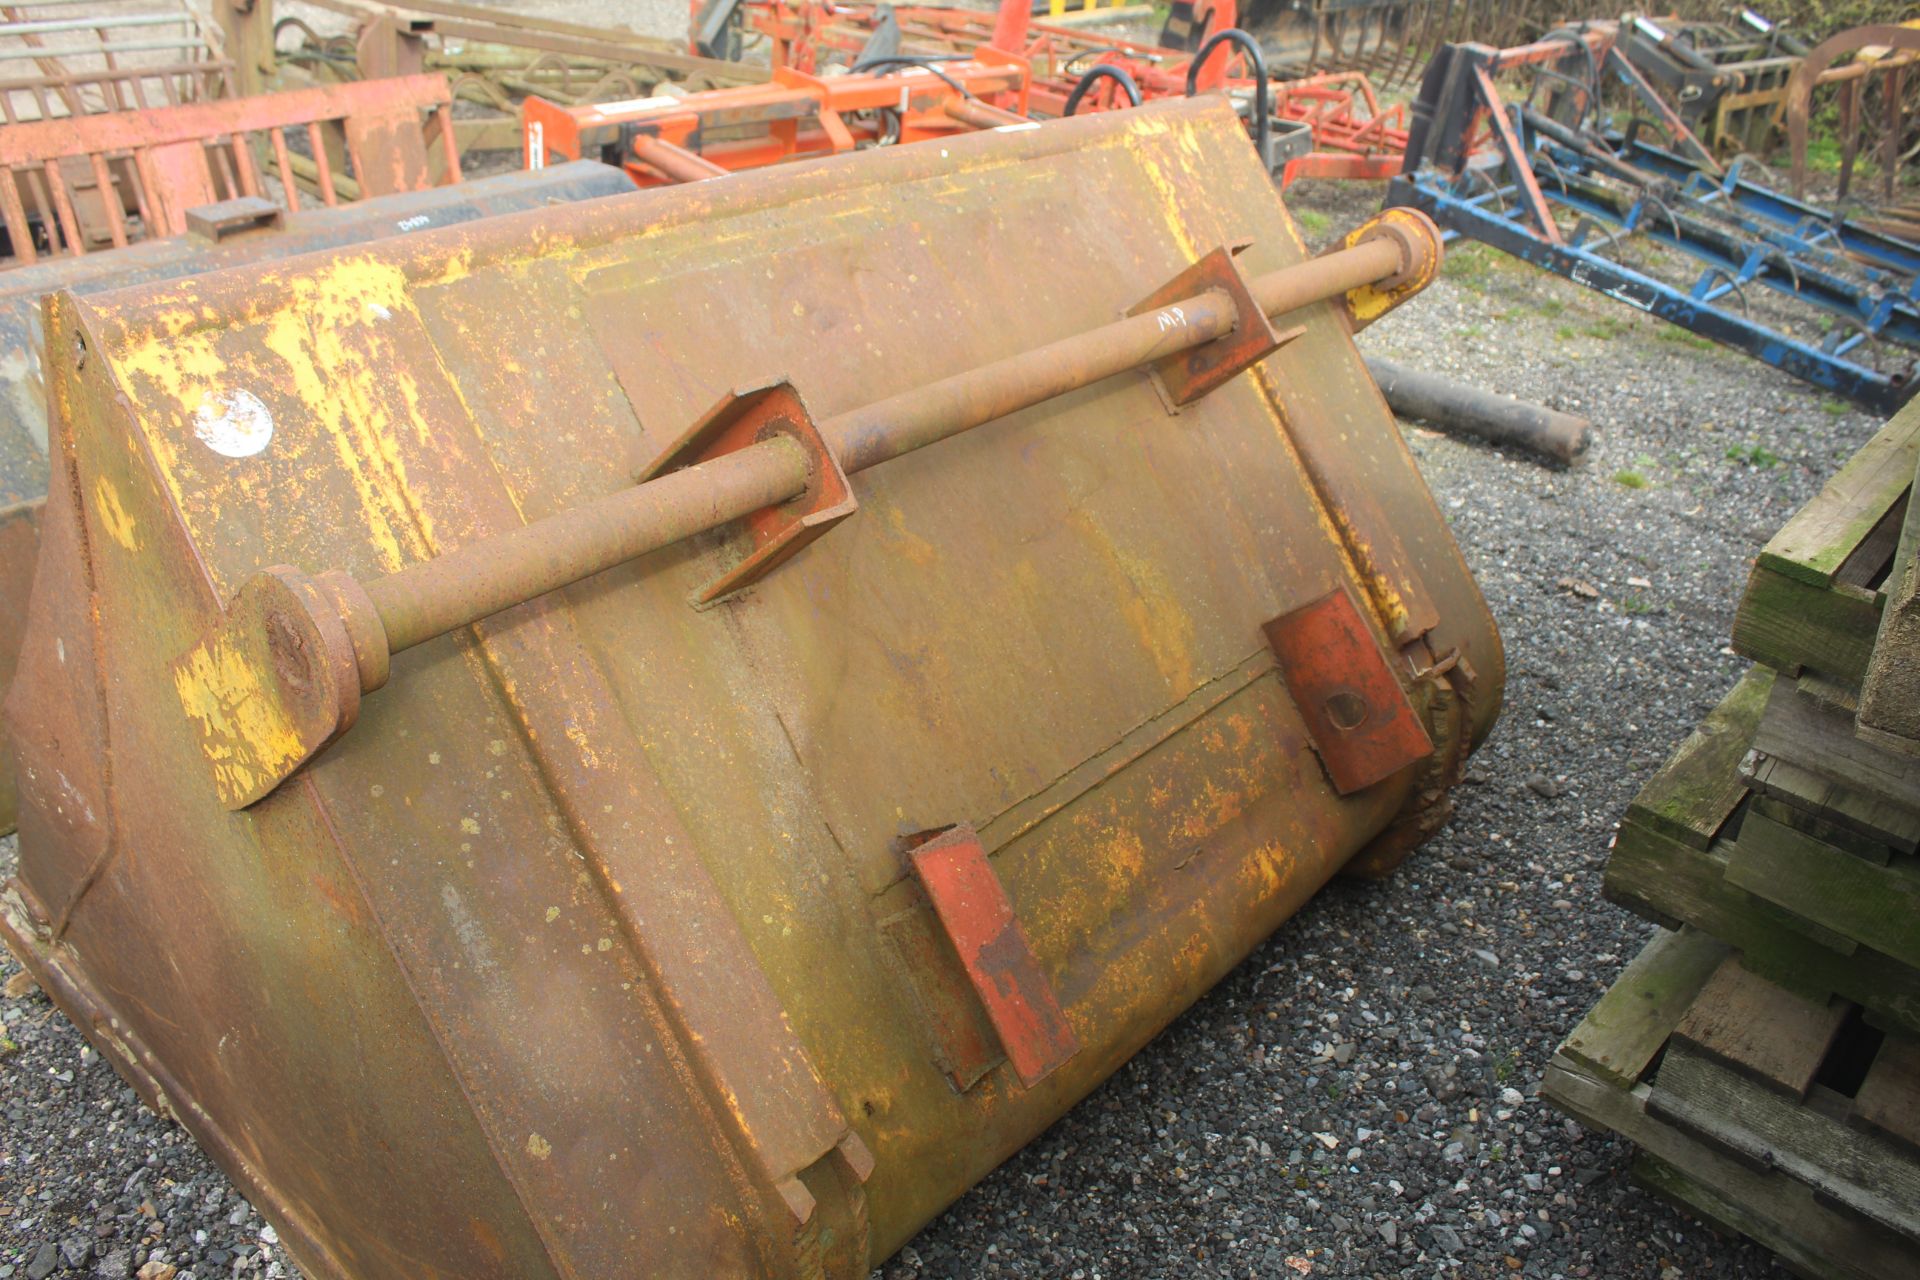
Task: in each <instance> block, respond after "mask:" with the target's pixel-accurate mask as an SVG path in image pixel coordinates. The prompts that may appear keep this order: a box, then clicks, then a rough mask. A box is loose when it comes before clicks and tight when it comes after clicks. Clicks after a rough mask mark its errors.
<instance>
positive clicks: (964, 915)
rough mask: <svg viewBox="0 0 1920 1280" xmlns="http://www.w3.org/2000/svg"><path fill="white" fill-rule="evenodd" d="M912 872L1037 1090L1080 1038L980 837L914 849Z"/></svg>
mask: <svg viewBox="0 0 1920 1280" xmlns="http://www.w3.org/2000/svg"><path fill="white" fill-rule="evenodd" d="M913 870H914V873H915V874H916V875H918V876H919V877H920V887H921V888H923V889H925V890H926V891H927V897H928V899H929V900H931V901H932V903H933V910H934V914H936V915H938V916H939V917H940V923H941V924H942V925H944V926H945V927H946V930H947V937H948V938H950V939H952V941H953V947H954V950H955V951H957V952H959V954H960V963H961V965H962V966H963V967H964V968H965V969H966V971H967V977H968V978H970V979H972V981H973V989H974V990H975V991H976V992H978V993H979V996H980V1003H981V1004H982V1005H984V1006H985V1007H986V1010H987V1020H988V1021H989V1022H991V1023H992V1024H993V1029H994V1032H995V1034H997V1035H998V1036H999V1037H1000V1046H1001V1048H1003V1049H1005V1050H1006V1054H1007V1061H1008V1062H1009V1063H1011V1064H1012V1066H1013V1070H1014V1073H1015V1074H1016V1075H1018V1076H1019V1077H1020V1083H1021V1084H1023V1085H1025V1086H1027V1088H1029V1089H1031V1088H1032V1087H1033V1086H1034V1085H1036V1084H1038V1083H1040V1082H1041V1081H1042V1080H1044V1079H1046V1078H1047V1077H1048V1076H1050V1075H1052V1074H1053V1073H1054V1071H1055V1070H1057V1069H1058V1068H1059V1067H1060V1066H1061V1064H1063V1063H1065V1062H1066V1061H1067V1059H1069V1058H1071V1057H1073V1055H1074V1054H1076V1053H1078V1052H1080V1041H1079V1040H1078V1039H1077V1038H1076V1037H1075V1036H1074V1034H1073V1028H1072V1027H1071V1026H1069V1025H1068V1024H1067V1017H1066V1015H1065V1014H1064V1013H1062V1012H1061V1011H1060V1002H1059V1000H1057V999H1056V998H1055V997H1054V994H1053V987H1052V985H1051V984H1049V983H1048V982H1047V979H1046V975H1044V974H1042V973H1041V972H1040V964H1039V962H1038V961H1037V960H1035V959H1034V957H1033V948H1032V947H1031V946H1029V945H1028V944H1027V935H1026V932H1025V931H1024V930H1022V929H1021V928H1020V922H1019V921H1018V920H1017V919H1015V918H1014V914H1013V904H1012V903H1010V902H1009V901H1007V891H1006V890H1005V889H1004V888H1002V887H1001V885H1000V877H999V876H997V875H995V874H994V871H993V864H992V863H990V862H988V861H987V853H986V850H985V849H983V848H981V847H980V837H979V836H977V835H975V834H974V831H973V828H972V827H969V826H966V825H964V824H962V825H961V826H957V827H952V828H949V829H948V830H946V831H944V832H942V833H941V834H939V835H937V836H935V837H934V838H933V839H931V840H929V841H928V842H927V843H925V844H923V845H921V846H920V847H919V848H917V849H915V850H914V851H913Z"/></svg>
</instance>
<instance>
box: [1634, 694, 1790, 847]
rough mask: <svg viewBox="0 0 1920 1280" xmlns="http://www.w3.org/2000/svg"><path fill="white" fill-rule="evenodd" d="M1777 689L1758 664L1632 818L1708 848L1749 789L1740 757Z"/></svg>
mask: <svg viewBox="0 0 1920 1280" xmlns="http://www.w3.org/2000/svg"><path fill="white" fill-rule="evenodd" d="M1773 687H1774V678H1773V672H1771V671H1769V670H1768V669H1767V668H1765V667H1755V668H1753V669H1752V670H1750V671H1748V672H1747V674H1746V675H1744V676H1742V677H1740V682H1739V683H1738V684H1736V685H1734V687H1733V691H1732V692H1731V693H1729V694H1728V695H1727V696H1726V697H1725V698H1724V699H1722V700H1721V702H1720V705H1719V706H1717V707H1715V708H1714V709H1713V710H1712V711H1710V712H1708V713H1707V718H1706V719H1705V720H1703V721H1701V723H1700V727H1699V728H1697V729H1695V730H1694V731H1693V732H1692V733H1691V734H1689V735H1687V739H1686V741H1684V742H1682V743H1681V744H1680V746H1679V748H1678V749H1677V750H1676V751H1675V752H1674V753H1673V757H1672V758H1671V759H1669V760H1668V761H1667V763H1666V764H1665V765H1664V766H1662V768H1661V770H1660V772H1659V773H1657V774H1655V775H1654V776H1653V778H1652V780H1651V781H1649V782H1648V783H1647V785H1646V786H1644V787H1642V788H1641V789H1640V794H1639V795H1637V796H1635V797H1634V800H1633V805H1632V806H1631V807H1630V808H1629V809H1628V811H1627V812H1628V817H1629V819H1630V820H1632V821H1636V822H1641V823H1644V824H1646V825H1647V826H1650V827H1652V828H1653V829H1654V830H1656V831H1659V832H1662V833H1663V834H1665V835H1668V836H1671V837H1672V838H1674V839H1675V840H1680V841H1683V842H1685V843H1687V844H1690V845H1692V846H1693V847H1694V848H1696V849H1704V848H1706V847H1707V845H1708V844H1710V843H1712V841H1713V838H1714V836H1715V835H1717V834H1719V831H1720V828H1721V826H1722V825H1723V824H1724V823H1725V822H1726V820H1727V818H1728V817H1729V816H1730V815H1731V814H1732V813H1733V810H1734V808H1735V807H1736V806H1737V805H1738V804H1739V803H1740V798H1741V796H1742V795H1743V794H1744V793H1745V790H1746V788H1745V786H1744V785H1743V784H1742V783H1741V781H1740V768H1739V766H1740V761H1741V759H1742V758H1743V757H1744V756H1745V755H1746V753H1747V748H1748V745H1749V744H1750V743H1751V742H1752V741H1753V737H1754V733H1755V731H1756V728H1757V726H1758V724H1759V722H1760V715H1761V712H1762V710H1763V709H1764V708H1765V706H1766V705H1767V699H1768V696H1769V695H1770V694H1771V692H1772V690H1773Z"/></svg>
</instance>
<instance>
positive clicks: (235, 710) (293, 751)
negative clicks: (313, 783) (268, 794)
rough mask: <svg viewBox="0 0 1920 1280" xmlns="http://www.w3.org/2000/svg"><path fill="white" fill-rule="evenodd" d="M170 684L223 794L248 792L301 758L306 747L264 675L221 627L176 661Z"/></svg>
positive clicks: (227, 796) (225, 797)
mask: <svg viewBox="0 0 1920 1280" xmlns="http://www.w3.org/2000/svg"><path fill="white" fill-rule="evenodd" d="M173 688H174V692H175V693H176V694H177V695H178V696H179V698H180V709H181V710H182V711H184V712H186V713H187V719H188V720H190V721H191V722H192V723H193V724H194V726H195V727H196V728H198V729H199V731H200V749H201V751H202V753H203V754H205V756H206V758H207V762H208V763H209V764H211V765H212V766H213V776H214V786H215V788H216V789H217V790H218V791H219V793H220V796H221V799H223V800H227V801H232V800H233V799H236V798H238V797H242V796H246V795H249V794H251V793H252V792H253V791H254V790H256V789H257V788H258V787H259V785H260V784H261V783H262V782H265V781H269V780H272V779H276V778H280V777H284V776H285V775H286V773H287V772H288V771H289V770H290V769H292V768H293V767H294V766H296V765H298V764H299V762H300V761H301V760H302V759H304V758H305V756H306V754H307V752H306V747H305V745H304V744H303V743H302V742H301V741H300V735H299V733H298V731H297V730H296V729H295V728H294V725H293V722H292V721H290V720H289V719H288V718H287V716H286V712H285V710H284V709H283V708H282V707H281V705H280V701H279V699H278V698H276V697H275V696H274V695H273V692H272V689H271V687H270V685H269V683H268V679H267V678H266V677H263V675H262V673H261V672H260V671H259V670H258V669H257V668H256V667H255V666H254V663H253V661H252V659H251V658H250V657H249V656H248V655H247V654H245V653H243V652H242V651H241V650H240V649H238V648H236V647H235V646H234V644H233V642H232V640H231V639H230V638H229V637H228V635H227V634H226V633H225V632H224V631H222V632H216V633H215V634H214V635H213V636H212V637H211V638H210V639H208V640H205V641H203V642H201V643H200V644H197V645H195V646H194V647H193V648H192V649H191V650H189V651H188V652H187V654H186V656H184V657H183V658H181V659H180V661H179V662H177V663H175V664H174V668H173Z"/></svg>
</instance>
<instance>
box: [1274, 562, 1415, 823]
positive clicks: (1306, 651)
mask: <svg viewBox="0 0 1920 1280" xmlns="http://www.w3.org/2000/svg"><path fill="white" fill-rule="evenodd" d="M1266 633H1267V643H1268V644H1271V645H1272V646H1273V651H1274V653H1275V654H1276V655H1278V657H1279V659H1280V675H1281V678H1282V679H1284V680H1285V681H1286V683H1287V692H1288V693H1290V694H1292V695H1293V701H1294V704H1295V705H1296V706H1297V707H1299V709H1300V716H1301V718H1302V719H1303V720H1305V721H1306V722H1307V732H1308V733H1310V734H1311V735H1312V736H1313V745H1314V749H1315V750H1316V751H1318V752H1319V753H1320V760H1321V763H1323V764H1324V765H1326V767H1327V775H1328V776H1329V777H1331V778H1332V779H1333V785H1334V787H1335V788H1336V789H1337V790H1338V791H1339V792H1340V794H1341V795H1343V796H1344V795H1351V794H1352V793H1353V792H1355V791H1359V790H1360V789H1362V788H1363V787H1370V786H1372V785H1373V784H1374V783H1376V782H1379V781H1381V780H1383V779H1386V778H1390V777H1392V776H1393V775H1394V774H1396V773H1398V772H1400V770H1402V769H1404V768H1406V767H1407V766H1408V765H1410V764H1414V763H1415V762H1417V761H1420V760H1424V759H1426V758H1427V757H1428V756H1430V755H1432V754H1433V739H1432V738H1430V737H1429V736H1428V735H1427V729H1426V726H1425V725H1423V724H1421V723H1420V717H1419V716H1418V715H1417V714H1415V712H1414V709H1413V704H1412V703H1411V702H1409V701H1407V694H1406V690H1404V689H1402V688H1401V687H1400V682H1399V681H1398V680H1397V679H1395V678H1394V674H1393V669H1392V668H1391V667H1390V666H1388V665H1387V659H1386V657H1385V656H1384V655H1383V654H1382V653H1381V652H1380V645H1379V642H1378V641H1376V640H1375V639H1374V635H1373V631H1372V629H1371V628H1369V627H1368V626H1367V623H1366V619H1365V618H1362V617H1361V616H1360V610H1359V609H1358V607H1356V606H1355V605H1354V603H1353V597H1352V596H1350V595H1348V594H1347V590H1346V588H1345V587H1336V588H1334V590H1332V591H1330V592H1328V593H1327V594H1326V595H1324V596H1321V597H1320V598H1319V599H1318V600H1315V601H1314V602H1313V603H1312V604H1309V605H1304V606H1302V607H1301V608H1298V609H1295V610H1294V611H1293V612H1292V613H1287V614H1282V615H1281V616H1280V617H1278V618H1275V619H1274V620H1273V621H1272V622H1269V623H1268V624H1267V625H1266Z"/></svg>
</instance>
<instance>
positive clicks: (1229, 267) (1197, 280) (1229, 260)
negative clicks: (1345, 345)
mask: <svg viewBox="0 0 1920 1280" xmlns="http://www.w3.org/2000/svg"><path fill="white" fill-rule="evenodd" d="M1244 248H1246V245H1245V244H1236V245H1231V246H1222V247H1221V248H1218V249H1215V250H1214V251H1213V252H1211V253H1209V254H1207V255H1206V256H1205V257H1203V258H1201V259H1200V260H1199V261H1198V262H1196V263H1194V264H1193V265H1192V266H1190V267H1188V268H1187V269H1186V270H1185V271H1182V272H1181V273H1180V274H1179V275H1177V276H1175V277H1174V278H1173V279H1171V280H1169V281H1167V283H1165V284H1163V285H1161V286H1160V287H1159V288H1158V289H1155V290H1154V291H1153V292H1152V293H1150V294H1148V295H1147V297H1146V300H1145V301H1143V302H1141V303H1140V304H1139V305H1138V306H1136V307H1134V308H1133V309H1132V310H1131V311H1129V312H1127V314H1128V315H1130V316H1138V315H1145V314H1146V313H1147V312H1149V311H1153V310H1156V309H1158V308H1161V307H1170V306H1171V305H1172V304H1174V303H1178V302H1182V301H1184V300H1186V299H1188V298H1191V297H1194V296H1195V295H1197V294H1202V293H1205V292H1207V291H1208V290H1210V289H1218V290H1220V291H1221V292H1222V293H1225V294H1226V295H1227V296H1228V297H1229V298H1232V299H1233V305H1234V309H1235V310H1236V311H1237V312H1238V313H1239V315H1238V319H1237V321H1236V322H1235V324H1234V326H1233V332H1232V333H1229V334H1226V335H1225V336H1223V337H1219V338H1215V339H1214V340H1213V341H1212V342H1206V343H1202V344H1201V345H1200V346H1197V347H1190V348H1188V349H1187V350H1185V351H1181V352H1177V353H1175V354H1173V355H1170V356H1168V357H1166V358H1165V359H1164V360H1159V361H1156V362H1155V364H1154V366H1153V381H1154V385H1155V386H1156V387H1158V388H1159V390H1160V394H1161V396H1162V397H1163V398H1164V399H1165V400H1166V402H1167V409H1168V411H1169V412H1176V411H1178V410H1179V408H1180V406H1181V405H1185V404H1191V403H1193V402H1194V401H1195V400H1198V399H1199V398H1200V397H1201V396H1204V395H1206V394H1207V393H1208V392H1209V391H1212V390H1213V389H1214V388H1215V387H1218V386H1220V385H1221V384H1222V383H1224V382H1226V381H1228V380H1229V379H1231V378H1233V377H1235V376H1237V375H1238V374H1240V373H1241V372H1242V371H1244V370H1246V369H1248V368H1250V367H1252V366H1253V365H1256V364H1258V363H1259V362H1260V361H1262V360H1264V359H1266V358H1267V357H1268V356H1270V355H1272V354H1273V352H1274V349H1275V348H1277V347H1279V346H1280V344H1282V343H1284V342H1288V341H1290V340H1292V339H1294V338H1297V337H1299V336H1300V334H1301V333H1302V332H1303V330H1300V329H1289V330H1288V331H1286V332H1285V333H1281V332H1279V331H1277V330H1276V329H1275V328H1274V327H1273V321H1271V320H1269V319H1267V313H1266V311H1264V310H1263V309H1262V308H1261V306H1260V304H1259V303H1258V302H1257V301H1255V300H1254V296H1253V289H1252V288H1251V287H1250V286H1249V285H1248V284H1247V278H1246V275H1245V273H1243V272H1242V271H1241V270H1240V264H1239V262H1238V261H1236V260H1235V258H1234V255H1235V254H1237V253H1239V252H1240V250H1242V249H1244Z"/></svg>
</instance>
